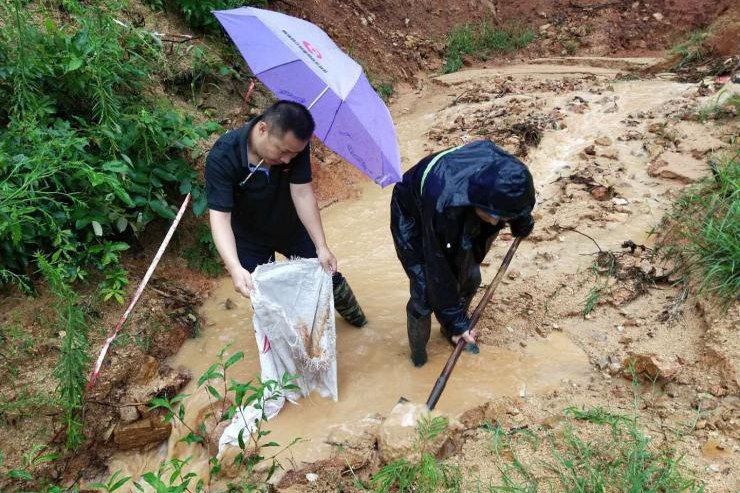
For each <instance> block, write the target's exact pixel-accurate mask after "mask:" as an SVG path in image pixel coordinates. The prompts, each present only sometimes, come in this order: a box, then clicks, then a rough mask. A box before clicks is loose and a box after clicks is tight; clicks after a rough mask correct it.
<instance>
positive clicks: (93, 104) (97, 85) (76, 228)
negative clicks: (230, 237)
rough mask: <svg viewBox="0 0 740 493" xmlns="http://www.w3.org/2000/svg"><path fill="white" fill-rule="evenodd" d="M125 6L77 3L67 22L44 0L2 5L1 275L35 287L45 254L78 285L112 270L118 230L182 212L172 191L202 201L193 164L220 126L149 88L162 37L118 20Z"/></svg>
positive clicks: (201, 204)
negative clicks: (39, 255) (93, 273)
mask: <svg viewBox="0 0 740 493" xmlns="http://www.w3.org/2000/svg"><path fill="white" fill-rule="evenodd" d="M116 6H117V4H116V3H114V4H108V3H102V2H101V3H97V2H93V3H92V4H90V5H87V4H86V5H85V7H84V8H82V7H81V6H80V5H79V4H78V3H77V2H76V1H74V0H70V1H68V2H65V9H66V10H67V12H68V13H69V14H70V16H69V18H68V20H67V21H65V24H63V25H61V24H58V23H57V22H56V21H54V20H52V17H51V16H46V15H45V12H44V10H43V9H44V6H43V4H42V5H41V6H39V7H38V10H37V11H34V10H32V9H28V8H25V7H24V5H23V3H22V2H20V0H15V1H12V2H4V3H2V4H0V16H2V18H3V19H9V22H5V23H3V24H0V53H2V55H0V99H2V100H3V101H7V102H8V104H6V105H3V106H2V107H0V283H7V282H13V283H15V284H16V285H18V286H19V287H23V288H26V289H27V288H28V286H29V284H30V282H29V281H30V277H31V276H30V274H32V273H33V266H32V265H31V264H32V262H33V259H34V254H35V253H36V252H37V251H41V252H44V253H47V254H49V255H50V260H51V261H53V262H54V263H55V264H57V265H60V266H62V267H63V270H64V271H65V278H66V279H67V280H68V281H70V282H72V281H75V280H84V279H86V277H87V274H88V270H89V269H90V268H91V267H94V268H96V269H97V270H102V271H103V273H104V274H105V273H108V272H109V271H110V272H114V271H115V269H116V268H117V266H118V263H119V261H120V259H119V254H120V252H121V251H122V250H123V249H125V248H126V244H125V243H122V242H121V241H120V240H115V239H114V238H116V237H117V236H120V235H121V234H122V233H124V232H128V233H129V236H130V234H131V233H133V234H138V233H140V232H141V231H142V230H143V228H144V227H145V226H146V225H147V224H148V223H149V222H150V221H152V220H154V219H155V218H165V219H171V218H173V217H174V215H175V212H174V207H173V206H172V204H171V203H170V200H171V199H170V197H172V196H176V195H177V194H185V193H189V192H190V193H192V196H193V200H194V203H193V209H194V212H196V214H200V213H202V212H204V210H205V194H204V193H203V188H202V186H201V185H200V184H199V181H198V178H197V174H196V171H195V170H194V169H193V168H192V166H191V164H190V161H191V160H192V159H193V158H195V157H197V156H198V155H199V153H200V152H201V151H200V150H199V148H198V146H197V142H198V141H199V140H200V139H202V138H203V137H205V136H207V135H209V134H210V133H212V132H214V131H215V130H217V129H218V128H219V127H218V125H216V124H214V123H199V124H196V123H195V122H194V121H193V119H192V118H190V117H189V116H187V115H184V114H182V113H181V112H179V111H177V110H175V109H174V108H173V107H171V106H170V105H169V104H166V103H163V102H162V101H158V100H156V99H155V98H154V97H150V96H149V95H148V90H147V88H148V87H149V85H150V84H151V81H152V78H153V75H154V74H155V73H156V72H157V71H158V70H160V68H159V67H160V66H161V65H162V63H161V61H162V56H163V55H162V49H161V45H160V43H159V42H158V40H156V39H155V38H153V37H152V36H151V34H149V33H147V32H146V31H143V30H139V29H135V28H131V27H127V26H122V25H120V24H118V23H116V22H115V18H114V15H113V14H112V12H114V11H115V8H116ZM108 8H110V9H112V10H111V11H109V10H107V9H108ZM32 14H33V15H32ZM36 18H40V19H42V21H41V22H38V21H36V20H35V19H36ZM177 200H178V202H179V199H177ZM111 276H112V277H113V278H115V279H116V280H118V281H120V280H121V278H120V277H119V276H116V275H114V274H111ZM118 284H119V285H118V286H115V285H113V286H112V288H113V294H111V297H113V298H115V297H116V296H115V292H116V288H120V287H121V286H120V282H119V283H118Z"/></svg>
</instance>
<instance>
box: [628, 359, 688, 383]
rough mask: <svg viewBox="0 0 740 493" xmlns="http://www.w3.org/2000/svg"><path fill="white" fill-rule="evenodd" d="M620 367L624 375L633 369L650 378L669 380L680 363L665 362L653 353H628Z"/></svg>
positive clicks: (676, 373)
mask: <svg viewBox="0 0 740 493" xmlns="http://www.w3.org/2000/svg"><path fill="white" fill-rule="evenodd" d="M622 369H623V371H624V372H625V374H626V375H629V374H630V373H631V372H632V370H633V369H634V372H635V373H636V374H637V375H645V376H647V377H648V378H650V379H652V380H655V379H658V378H660V379H664V380H670V379H672V378H674V377H675V376H676V375H678V373H679V372H680V371H681V365H680V364H679V363H678V362H665V361H663V360H661V359H660V357H658V356H657V355H655V354H630V355H629V356H627V357H626V358H625V359H624V361H623V362H622Z"/></svg>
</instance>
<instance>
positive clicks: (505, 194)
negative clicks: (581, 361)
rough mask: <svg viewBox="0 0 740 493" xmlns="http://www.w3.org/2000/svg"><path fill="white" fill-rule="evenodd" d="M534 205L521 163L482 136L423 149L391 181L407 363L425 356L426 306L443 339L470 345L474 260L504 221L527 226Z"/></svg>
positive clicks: (523, 229) (518, 230)
mask: <svg viewBox="0 0 740 493" xmlns="http://www.w3.org/2000/svg"><path fill="white" fill-rule="evenodd" d="M534 204H535V193H534V184H533V182H532V175H531V174H530V173H529V170H527V167H526V166H525V165H524V164H523V163H522V162H521V161H519V160H518V159H517V158H515V157H514V156H512V155H510V154H509V153H507V152H505V151H503V150H502V149H500V148H499V147H497V146H496V145H495V144H494V143H492V142H490V141H485V140H484V141H476V142H471V143H469V144H466V145H464V146H461V147H456V148H453V149H448V150H446V151H442V152H440V153H437V154H432V155H430V156H427V157H425V158H424V159H422V160H421V161H419V163H417V164H416V165H415V166H414V167H413V168H411V169H409V170H408V171H407V172H406V173H404V175H403V180H402V181H401V182H400V183H397V184H396V185H395V187H394V189H393V197H392V199H391V233H392V234H393V241H394V243H395V246H396V254H397V255H398V259H399V260H400V261H401V264H402V265H403V268H404V270H405V271H406V275H407V276H408V277H409V281H410V292H411V296H410V299H409V302H408V304H407V305H406V315H407V329H408V338H409V347H410V349H411V360H412V362H413V363H414V365H415V366H422V365H423V364H424V363H426V361H427V352H426V345H427V342H428V341H429V336H430V332H431V313H432V312H434V315H435V316H436V317H437V320H438V321H439V323H440V326H441V330H442V334H443V335H444V336H445V337H446V338H447V339H448V340H449V341H450V342H451V343H453V344H454V343H456V342H457V340H458V338H459V337H463V338H465V340H466V341H468V345H467V349H468V350H469V351H472V352H477V346H475V333H474V332H470V331H469V330H468V326H469V323H470V318H469V317H468V314H467V309H468V307H469V305H470V301H471V300H472V298H473V295H474V294H475V292H476V290H477V289H478V286H480V282H481V276H480V264H481V262H482V261H483V259H484V258H485V256H486V253H488V250H489V248H490V247H491V243H492V242H493V240H494V239H495V238H496V235H497V234H498V232H499V231H500V230H501V229H502V228H503V227H504V226H505V224H506V223H508V224H509V227H510V228H511V233H512V235H514V236H521V237H525V236H527V235H529V233H531V231H532V228H533V227H534V219H533V218H532V209H533V207H534Z"/></svg>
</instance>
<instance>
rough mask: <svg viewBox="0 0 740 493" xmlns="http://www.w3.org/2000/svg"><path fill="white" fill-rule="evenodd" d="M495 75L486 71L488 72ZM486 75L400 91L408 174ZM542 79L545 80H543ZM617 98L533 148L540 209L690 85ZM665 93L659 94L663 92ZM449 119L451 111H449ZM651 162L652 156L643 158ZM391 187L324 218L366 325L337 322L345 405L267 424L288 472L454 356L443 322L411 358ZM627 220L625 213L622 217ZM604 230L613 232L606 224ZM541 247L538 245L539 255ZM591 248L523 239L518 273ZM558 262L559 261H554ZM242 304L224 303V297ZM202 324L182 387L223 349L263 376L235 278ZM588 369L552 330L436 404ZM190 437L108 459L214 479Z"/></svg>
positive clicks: (286, 413)
mask: <svg viewBox="0 0 740 493" xmlns="http://www.w3.org/2000/svg"><path fill="white" fill-rule="evenodd" d="M488 70H489V71H490V69H488ZM489 71H487V70H481V71H465V72H460V73H457V74H451V75H450V76H446V77H442V78H441V79H442V82H443V84H439V83H431V82H429V83H428V84H427V86H426V87H425V88H424V89H423V90H421V91H416V92H413V91H407V92H406V93H405V94H402V95H400V96H398V98H397V101H396V102H395V103H394V105H393V108H392V112H393V116H394V120H395V122H396V125H397V129H398V137H399V142H400V145H401V155H402V156H403V166H404V168H408V167H409V166H411V165H412V164H413V163H415V162H416V161H417V160H418V159H420V158H421V157H423V156H424V155H425V154H426V153H427V152H428V147H425V145H427V144H428V142H429V141H428V140H427V132H428V131H429V129H430V128H432V126H433V125H435V124H438V123H439V120H440V119H449V118H454V111H456V110H455V108H458V106H450V104H451V103H452V101H453V100H454V99H455V97H456V96H458V95H459V94H460V93H461V92H462V91H463V88H462V87H461V85H462V84H465V83H466V81H470V80H476V79H477V80H479V81H485V79H486V78H487V77H493V75H494V73H492V72H489ZM502 71H504V72H508V73H510V74H511V75H513V76H514V77H525V76H526V77H531V76H533V75H536V74H539V76H541V77H547V78H559V77H563V76H566V75H570V76H574V75H577V76H580V75H582V74H584V73H590V74H595V75H598V76H601V77H607V78H608V77H610V76H613V75H614V74H615V73H616V72H615V71H610V70H607V69H603V68H584V67H563V66H559V67H557V70H550V71H548V70H547V67H546V66H541V65H532V66H519V67H511V68H506V69H502V70H498V69H497V72H496V73H499V74H500V73H502ZM543 74H546V75H543ZM614 90H615V92H614V93H613V94H616V95H618V96H619V97H620V99H619V105H620V108H619V111H618V112H616V113H604V112H590V113H586V114H582V115H577V114H573V115H570V114H569V115H568V117H567V119H566V121H567V123H568V128H567V130H565V131H560V132H546V133H545V134H544V136H543V139H542V141H541V143H540V145H539V146H538V147H537V148H536V149H533V150H532V152H531V153H530V155H529V157H528V158H527V159H526V162H527V164H528V166H529V167H530V169H531V170H532V173H533V175H534V177H535V183H536V185H537V189H538V195H539V197H538V207H539V210H541V211H542V210H544V209H546V208H547V207H548V205H549V203H548V202H549V200H550V197H551V195H554V193H553V191H554V187H556V186H558V185H557V184H554V181H555V180H556V179H557V178H558V176H560V174H561V173H562V172H563V171H564V170H567V169H569V168H571V167H572V166H573V162H574V160H575V159H576V154H577V153H579V152H580V151H581V150H582V149H583V147H584V146H585V145H587V143H590V142H591V141H592V140H593V139H594V138H595V137H597V136H598V135H603V134H607V135H614V140H616V135H615V134H616V133H617V131H618V129H619V127H620V126H622V127H623V125H622V124H621V123H620V122H621V121H622V120H623V119H624V118H625V115H626V114H627V113H628V112H629V111H635V110H639V109H641V108H643V107H645V106H646V105H647V104H648V103H649V102H652V103H651V104H655V102H656V98H660V99H664V100H667V99H670V98H671V97H676V96H677V95H679V94H680V93H681V91H684V90H685V87H684V86H683V85H682V84H677V83H673V82H668V81H647V82H644V81H643V82H636V81H631V82H615V83H614ZM658 95H660V96H658ZM573 96H574V93H573V92H570V93H565V94H552V93H550V94H548V93H541V94H539V95H538V97H541V98H544V103H543V104H544V107H545V108H551V107H553V106H564V105H565V104H566V100H567V99H569V98H570V99H572V98H573ZM447 113H449V115H448V114H447ZM619 145H620V146H621V147H620V148H619V151H620V155H621V156H623V158H624V161H625V162H622V163H619V162H618V161H614V163H615V164H614V166H617V165H618V164H617V163H619V165H622V166H629V165H630V161H631V160H634V161H635V162H637V158H636V157H634V156H633V155H634V154H635V152H634V151H635V150H637V149H638V148H639V145H640V144H639V142H623V143H619ZM643 161H644V160H643ZM391 188H392V187H389V188H387V189H385V190H381V189H379V188H378V187H377V186H375V185H374V184H366V185H365V186H363V189H362V194H361V196H360V198H359V199H356V200H350V201H345V202H342V203H340V204H338V205H335V206H332V207H329V208H327V209H325V210H323V211H322V219H323V223H324V227H325V229H326V234H327V240H328V242H329V245H330V247H331V248H332V250H333V251H334V253H335V254H336V256H337V258H338V259H339V267H340V270H341V272H342V273H343V274H344V275H345V276H346V277H347V279H348V280H349V282H350V284H351V286H352V288H353V289H354V291H355V294H356V295H357V298H358V299H359V301H360V304H361V305H362V307H363V309H364V310H365V313H366V314H367V316H368V319H369V324H368V325H367V326H365V327H364V328H362V329H356V328H353V327H351V326H350V325H348V324H347V323H345V322H344V321H343V320H342V319H341V318H339V317H337V319H336V320H337V358H338V372H339V375H338V381H339V401H338V402H332V401H331V400H328V399H323V398H321V397H318V396H317V395H312V396H310V397H309V398H306V399H303V400H302V401H300V402H299V403H298V404H287V405H286V407H285V408H284V409H283V411H282V412H281V413H280V414H279V415H278V416H277V417H276V418H275V419H274V420H272V421H271V422H270V423H269V425H268V429H270V430H271V431H272V433H271V435H270V437H269V438H270V440H272V441H275V442H278V443H280V444H287V443H289V442H291V441H292V440H293V439H294V438H298V437H300V438H302V441H301V442H299V443H297V444H296V445H294V446H293V447H292V448H291V449H290V450H288V451H287V452H285V453H284V454H283V455H282V462H283V464H284V466H285V467H286V468H291V467H300V466H301V465H303V464H304V463H306V462H314V461H316V460H318V459H321V458H324V457H328V456H329V454H330V451H331V446H330V445H328V444H326V443H324V439H325V438H326V437H327V435H328V433H329V430H330V429H331V427H333V426H337V425H342V424H346V423H350V424H351V423H352V422H356V421H358V420H360V419H362V418H363V417H365V416H367V415H372V414H375V413H380V414H383V415H387V414H388V412H389V411H390V410H391V408H392V407H393V406H394V404H395V403H396V402H397V401H398V399H399V397H401V396H403V397H406V398H407V399H410V400H411V401H414V402H419V403H423V402H424V401H425V400H426V398H427V396H428V393H429V391H430V390H431V388H432V386H433V384H434V382H435V380H436V378H437V376H438V374H439V371H440V370H441V368H442V367H443V365H444V363H445V361H446V359H447V357H448V355H449V354H450V350H451V348H450V346H449V345H448V344H447V342H446V341H445V340H444V339H443V338H442V337H441V335H440V334H439V330H438V327H437V326H436V322H435V325H434V326H433V329H432V338H431V341H430V343H429V346H428V349H429V362H428V363H427V364H426V365H425V366H424V367H422V368H420V369H417V368H414V367H413V366H412V364H411V362H410V360H409V357H408V345H407V340H406V326H405V323H406V322H405V308H404V307H405V303H406V301H407V297H408V281H407V279H406V277H405V275H404V273H403V270H402V268H401V266H400V264H399V262H398V260H397V258H396V255H395V251H394V248H393V242H392V239H391V236H390V232H389V227H388V224H389V208H388V204H389V202H390V195H391ZM653 192H654V190H653V191H651V187H650V186H649V183H648V182H644V183H643V182H641V181H640V180H635V183H633V184H632V185H631V188H630V194H631V195H633V196H634V197H639V200H638V203H639V206H640V207H641V209H640V212H641V214H639V215H638V216H633V217H632V218H631V219H630V221H631V223H630V224H628V225H627V224H623V225H622V228H623V229H622V232H621V233H620V234H622V235H626V234H629V233H625V230H624V228H625V227H626V229H627V230H631V231H633V232H635V233H637V232H640V233H644V231H646V230H647V229H648V228H649V226H650V225H652V224H654V223H655V221H656V217H659V215H660V213H661V212H660V211H656V210H654V204H653V202H651V197H652V193H653ZM625 222H626V218H625ZM603 234H604V235H608V234H609V231H608V229H604V233H603ZM507 247H508V242H507V241H502V240H498V241H497V242H496V245H495V246H494V248H493V249H492V250H491V252H490V253H489V255H488V258H487V263H488V265H487V266H486V267H485V268H484V270H483V285H484V286H485V285H486V284H487V282H488V280H490V279H491V278H492V277H493V275H494V273H495V270H496V269H497V268H498V264H499V262H500V259H501V257H502V255H503V252H504V251H505V250H506V248H507ZM537 248H538V250H536V249H537ZM592 250H593V245H589V244H586V245H582V242H579V243H578V246H577V247H574V245H573V243H571V242H568V241H565V242H564V241H563V240H562V239H561V240H560V241H552V242H548V243H547V244H546V245H544V244H540V245H538V246H537V247H535V245H530V244H527V242H525V243H524V244H523V245H522V247H521V248H520V249H519V252H520V253H519V254H518V255H517V257H515V259H514V261H513V263H512V268H513V269H517V270H518V271H520V272H521V273H522V275H523V276H530V277H531V276H534V277H536V276H539V275H547V276H554V275H558V271H559V267H560V269H561V270H563V269H564V267H562V263H564V262H566V263H569V264H570V265H568V267H567V271H568V272H573V271H575V270H576V269H577V268H586V267H587V265H588V263H589V262H590V261H591V259H590V258H584V257H583V256H582V254H583V253H584V252H590V251H592ZM536 251H539V252H540V253H541V252H542V251H549V252H552V254H553V255H554V258H557V259H558V260H557V262H554V263H553V264H554V265H544V264H542V263H541V262H535V252H536ZM558 264H560V265H558ZM506 289H507V285H506V284H502V285H501V286H499V289H498V292H497V293H496V297H500V296H502V294H505V292H506ZM227 299H230V300H231V301H233V303H234V305H235V307H233V308H231V309H227V308H226V300H227ZM201 314H202V315H203V317H204V319H205V320H206V324H205V327H204V328H203V330H202V332H201V335H200V336H199V337H197V338H195V339H192V340H189V341H187V342H186V343H185V345H184V346H183V347H182V349H181V350H180V352H179V353H178V354H177V355H176V356H175V357H173V358H172V359H171V360H170V361H168V364H169V365H171V366H185V367H187V368H188V369H190V371H192V374H193V381H192V382H191V383H190V384H189V386H188V387H187V388H185V389H184V392H186V393H191V392H193V391H194V388H195V383H196V381H197V378H198V376H200V375H201V373H203V371H205V369H206V368H207V367H208V366H209V365H210V364H211V363H213V362H215V361H216V354H217V353H218V351H219V350H220V349H221V348H222V347H224V346H225V345H227V344H231V348H230V352H233V351H237V350H241V351H244V353H245V355H246V357H245V358H244V360H242V361H241V362H239V363H238V364H237V365H235V366H234V367H233V368H232V369H231V370H230V371H231V374H230V375H229V378H234V379H237V380H240V381H246V380H249V379H251V378H254V377H255V376H256V375H258V374H259V364H258V358H257V350H256V347H255V340H254V335H253V332H252V329H251V317H252V312H251V306H250V303H249V301H248V300H245V299H242V298H240V297H239V296H238V295H237V294H236V293H235V292H234V290H233V287H232V284H231V280H230V279H229V278H223V279H222V280H221V281H220V282H219V284H218V287H217V288H216V289H215V290H214V291H213V292H212V293H211V295H210V297H209V298H208V300H207V301H206V302H205V304H204V305H203V307H202V311H201ZM591 371H592V370H591V367H590V364H589V361H588V358H587V356H586V354H585V353H584V351H583V350H582V349H580V348H579V347H578V346H576V345H575V344H574V343H573V342H572V341H571V340H570V339H569V338H568V336H567V335H566V334H565V333H562V332H552V333H551V334H550V335H548V336H547V337H540V338H537V339H532V340H530V341H528V343H527V344H526V347H520V346H517V347H516V349H515V350H514V349H511V350H507V349H502V348H497V347H493V346H486V345H483V346H482V347H481V353H480V354H479V355H477V356H472V355H468V354H464V355H463V356H462V357H461V359H460V361H459V363H458V365H457V367H456V369H455V372H454V374H453V376H452V378H451V380H450V382H449V383H448V385H447V389H446V390H445V392H444V394H443V396H442V398H441V400H440V401H439V404H438V406H437V409H438V410H440V411H442V412H445V413H448V414H450V415H452V416H455V415H457V414H459V413H461V412H463V411H465V410H467V409H470V408H472V407H475V406H476V405H479V404H482V403H484V402H486V401H487V400H490V399H491V398H494V397H500V396H503V395H508V396H524V395H531V394H539V393H543V392H547V391H548V390H551V389H554V388H557V387H559V386H561V385H562V382H563V381H564V380H569V381H581V382H582V381H585V380H586V379H587V378H588V377H589V375H590V374H591ZM207 404H208V399H207V397H206V396H205V392H203V394H197V395H193V396H191V397H190V398H189V399H188V401H187V410H188V413H187V416H186V420H189V421H192V420H193V419H194V418H195V416H196V415H197V414H198V413H199V412H200V411H202V410H203V408H204V407H205V406H207ZM184 434H185V432H184V431H183V430H182V429H179V428H178V427H175V429H174V431H173V433H172V436H171V437H170V440H169V443H168V444H166V445H163V446H161V447H160V448H158V449H155V450H152V451H149V452H143V453H142V452H131V453H121V454H118V455H116V456H115V457H114V458H113V459H112V460H111V461H110V463H109V465H110V470H111V471H116V470H122V472H124V473H125V474H126V475H131V476H133V477H134V478H137V477H139V475H140V474H141V473H143V472H145V471H151V470H156V468H157V466H158V464H159V463H160V462H161V461H162V460H163V459H166V458H168V457H169V458H172V457H179V458H185V457H188V456H191V457H192V459H191V463H190V466H191V467H192V469H193V470H194V471H196V472H197V473H199V474H201V475H203V476H204V477H205V476H206V475H207V470H208V457H207V454H206V452H205V451H204V450H203V448H202V447H201V446H199V445H187V444H184V443H182V442H179V439H180V438H182V436H184Z"/></svg>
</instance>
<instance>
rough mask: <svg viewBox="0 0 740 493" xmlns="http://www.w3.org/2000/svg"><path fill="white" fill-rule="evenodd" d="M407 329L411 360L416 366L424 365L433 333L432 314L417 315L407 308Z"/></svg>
mask: <svg viewBox="0 0 740 493" xmlns="http://www.w3.org/2000/svg"><path fill="white" fill-rule="evenodd" d="M406 330H407V332H408V335H409V349H411V362H412V363H413V364H414V366H416V367H419V366H423V365H424V363H426V362H427V343H428V342H429V336H430V335H431V333H432V315H431V314H429V315H421V316H416V314H414V313H412V312H411V310H408V309H407V310H406Z"/></svg>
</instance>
